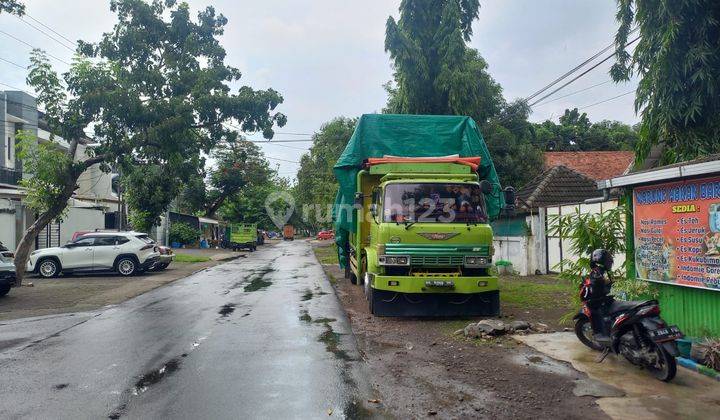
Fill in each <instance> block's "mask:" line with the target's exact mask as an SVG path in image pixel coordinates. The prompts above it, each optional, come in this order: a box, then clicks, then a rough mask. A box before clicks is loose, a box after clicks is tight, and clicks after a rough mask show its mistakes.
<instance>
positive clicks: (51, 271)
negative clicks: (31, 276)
mask: <svg viewBox="0 0 720 420" xmlns="http://www.w3.org/2000/svg"><path fill="white" fill-rule="evenodd" d="M38 273H39V274H40V275H41V276H42V277H45V278H50V277H55V276H57V275H58V274H59V273H60V267H58V263H57V261H55V260H53V259H52V258H47V259H44V260H42V261H40V265H39V266H38Z"/></svg>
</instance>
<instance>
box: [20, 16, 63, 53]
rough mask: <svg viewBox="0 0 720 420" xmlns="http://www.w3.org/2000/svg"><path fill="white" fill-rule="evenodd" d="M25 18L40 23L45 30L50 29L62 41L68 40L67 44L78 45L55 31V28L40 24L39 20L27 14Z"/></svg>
mask: <svg viewBox="0 0 720 420" xmlns="http://www.w3.org/2000/svg"><path fill="white" fill-rule="evenodd" d="M25 16H26V17H29V18H30V19H32V20H34V21H35V22H37V23H39V24H40V25H41V26H43V27H45V28H47V29H49V30H50V31H51V32H52V33H54V34H55V35H57V36H59V37H60V38H62V39H64V40H66V41H67V42H69V43H71V44H73V45H75V44H76V42H75V41H73V40H71V39H69V38H68V37H66V36H65V35H63V34H61V33H60V32H58V31H56V30H55V29H53V28H51V27H49V26H48V25H46V24H44V23H42V22H40V21H39V20H37V19H35V18H34V17H32V16H30V15H28V14H27V13H25Z"/></svg>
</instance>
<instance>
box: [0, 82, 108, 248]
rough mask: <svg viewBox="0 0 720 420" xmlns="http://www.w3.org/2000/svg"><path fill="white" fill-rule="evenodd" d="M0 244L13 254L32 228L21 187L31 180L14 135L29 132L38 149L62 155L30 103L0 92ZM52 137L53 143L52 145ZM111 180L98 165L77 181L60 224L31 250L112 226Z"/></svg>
mask: <svg viewBox="0 0 720 420" xmlns="http://www.w3.org/2000/svg"><path fill="white" fill-rule="evenodd" d="M0 117H1V118H2V119H1V120H0V122H1V123H0V152H1V154H2V158H0V241H2V242H3V244H4V245H5V246H7V247H8V248H10V249H14V248H15V247H16V246H17V243H18V242H19V241H20V238H22V235H23V233H24V231H25V230H26V229H27V228H28V227H29V226H30V225H31V224H32V223H33V222H34V220H35V214H34V213H33V212H32V211H31V210H30V209H29V208H28V207H27V206H26V205H25V203H24V197H25V196H26V195H27V194H26V191H25V190H24V188H22V187H21V186H20V181H21V180H22V179H28V178H30V177H31V176H32V174H29V173H27V172H24V171H23V168H22V162H21V161H20V159H18V156H17V133H18V132H19V131H20V130H26V131H29V132H31V133H32V134H33V135H35V137H36V138H37V141H38V143H44V142H50V141H53V142H54V144H56V145H57V147H59V148H62V149H65V150H67V148H68V147H69V145H68V143H67V141H65V140H64V139H63V138H61V137H59V136H54V137H53V136H52V134H51V133H50V128H49V127H48V124H47V122H46V121H45V120H44V115H43V113H42V112H41V111H39V110H38V108H37V102H36V100H35V98H33V97H32V96H31V95H28V94H27V93H25V92H19V91H5V92H3V91H0ZM51 137H52V140H51ZM93 145H94V142H93V140H92V139H90V138H85V139H82V141H81V142H80V144H79V146H78V150H77V155H76V156H78V157H79V158H81V157H84V156H85V151H86V149H87V148H89V147H93ZM116 177H117V175H116V174H107V173H105V172H102V171H101V170H100V165H94V166H92V167H90V168H88V170H87V171H85V172H84V173H83V174H82V175H81V176H80V178H79V179H78V187H79V188H78V189H77V190H76V192H75V194H74V196H73V197H72V198H71V199H70V200H69V201H68V211H67V214H66V215H65V217H64V218H63V221H62V222H59V223H58V222H53V223H50V224H49V225H48V226H46V227H45V229H43V231H42V232H41V233H40V235H38V237H37V238H36V243H35V246H36V247H37V248H44V247H49V246H57V245H61V244H64V243H65V242H67V241H68V240H70V238H72V234H73V233H74V232H76V231H79V230H94V229H104V228H106V227H110V226H108V225H113V224H114V219H115V212H117V210H118V202H119V200H118V194H117V189H116V183H115V184H114V183H113V180H114V179H115V178H116Z"/></svg>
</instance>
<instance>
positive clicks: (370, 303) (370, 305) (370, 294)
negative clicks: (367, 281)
mask: <svg viewBox="0 0 720 420" xmlns="http://www.w3.org/2000/svg"><path fill="white" fill-rule="evenodd" d="M373 293H374V292H373V288H372V287H368V293H367V299H368V309H369V310H370V313H371V314H372V315H375V299H373Z"/></svg>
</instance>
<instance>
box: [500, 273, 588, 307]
mask: <svg viewBox="0 0 720 420" xmlns="http://www.w3.org/2000/svg"><path fill="white" fill-rule="evenodd" d="M498 283H499V285H500V302H501V303H502V304H507V305H512V306H517V307H522V308H527V309H533V308H536V309H552V308H557V307H563V306H570V305H572V297H573V294H574V293H576V292H577V291H576V290H575V286H573V285H572V284H571V283H570V282H567V281H565V280H562V279H552V280H550V281H548V280H544V281H532V280H525V279H523V278H522V277H516V276H507V277H500V279H499V282H498Z"/></svg>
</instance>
